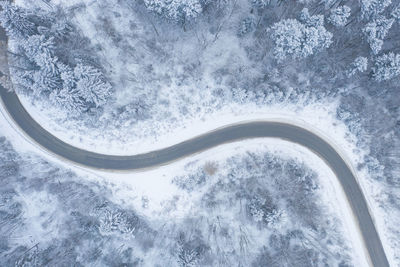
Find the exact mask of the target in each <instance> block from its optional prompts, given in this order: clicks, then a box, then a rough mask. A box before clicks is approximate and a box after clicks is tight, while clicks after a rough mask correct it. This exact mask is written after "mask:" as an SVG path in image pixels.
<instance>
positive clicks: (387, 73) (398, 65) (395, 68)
mask: <svg viewBox="0 0 400 267" xmlns="http://www.w3.org/2000/svg"><path fill="white" fill-rule="evenodd" d="M398 75H400V54H394V53H388V54H384V55H382V56H380V57H377V58H376V60H375V65H374V67H373V68H372V76H373V78H374V79H375V80H377V81H386V80H389V79H392V78H394V77H396V76H398Z"/></svg>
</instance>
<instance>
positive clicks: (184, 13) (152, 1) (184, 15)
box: [144, 0, 203, 23]
mask: <svg viewBox="0 0 400 267" xmlns="http://www.w3.org/2000/svg"><path fill="white" fill-rule="evenodd" d="M144 3H145V5H146V7H147V9H148V10H150V11H152V12H155V13H157V14H159V15H161V16H163V17H165V18H167V19H170V20H173V21H176V22H179V23H185V22H186V21H188V20H191V19H194V18H196V17H197V16H198V15H199V14H200V13H201V12H202V11H203V7H202V5H201V2H200V1H199V0H144Z"/></svg>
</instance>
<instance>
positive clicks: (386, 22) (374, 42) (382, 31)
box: [363, 17, 394, 55]
mask: <svg viewBox="0 0 400 267" xmlns="http://www.w3.org/2000/svg"><path fill="white" fill-rule="evenodd" d="M393 22H394V19H393V18H391V19H387V18H384V17H378V18H376V19H375V20H374V21H372V22H369V23H367V25H365V27H364V28H363V33H364V35H365V36H366V38H367V42H368V43H369V45H370V47H371V50H372V52H373V54H375V55H376V54H378V53H379V51H380V50H381V49H382V45H383V40H384V38H385V37H386V35H387V33H388V32H389V29H390V28H391V27H392V25H393Z"/></svg>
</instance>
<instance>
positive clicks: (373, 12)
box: [361, 0, 392, 20]
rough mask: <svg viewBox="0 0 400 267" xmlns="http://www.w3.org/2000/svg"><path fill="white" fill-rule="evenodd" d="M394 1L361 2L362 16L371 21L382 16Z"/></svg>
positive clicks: (374, 0) (362, 0) (372, 0)
mask: <svg viewBox="0 0 400 267" xmlns="http://www.w3.org/2000/svg"><path fill="white" fill-rule="evenodd" d="M391 3H392V0H361V16H362V17H363V18H364V19H367V20H370V19H374V18H375V17H377V16H378V15H379V14H381V13H382V12H383V11H384V10H385V8H386V7H388V6H389V5H390V4H391Z"/></svg>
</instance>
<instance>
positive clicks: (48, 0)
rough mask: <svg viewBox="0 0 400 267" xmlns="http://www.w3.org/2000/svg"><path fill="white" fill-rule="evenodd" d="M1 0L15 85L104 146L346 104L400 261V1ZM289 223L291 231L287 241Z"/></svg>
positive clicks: (61, 128)
mask: <svg viewBox="0 0 400 267" xmlns="http://www.w3.org/2000/svg"><path fill="white" fill-rule="evenodd" d="M0 6H1V8H0V9H1V11H0V24H1V25H2V26H3V27H4V28H5V30H6V31H7V34H8V37H9V42H8V60H9V68H10V77H8V79H9V80H10V81H11V83H12V85H13V89H14V90H15V91H16V92H17V93H18V94H19V96H20V97H21V99H25V102H24V104H25V105H26V107H27V108H28V109H29V108H32V110H33V107H35V108H37V109H38V110H40V111H41V116H43V117H44V118H46V119H45V121H46V122H48V125H43V126H45V128H47V129H48V130H49V131H54V132H56V131H58V132H59V133H63V134H65V133H69V134H70V135H73V136H77V138H76V139H78V140H81V141H80V142H81V143H80V144H79V145H82V146H83V147H84V148H87V149H91V150H96V147H95V146H91V144H92V143H94V141H93V140H95V141H97V142H98V143H100V142H103V143H102V144H106V143H108V144H109V143H112V144H113V145H114V146H116V147H121V150H122V149H123V148H125V149H126V148H127V147H130V148H133V149H131V150H130V151H132V150H135V148H136V146H135V145H132V146H129V145H126V144H136V145H137V144H140V143H142V142H143V140H150V139H151V140H153V139H154V140H160V139H161V140H162V137H163V136H164V135H166V134H171V133H172V134H174V130H175V129H180V127H183V128H184V127H190V126H191V125H192V124H193V121H195V120H206V119H207V116H208V115H210V114H216V116H219V114H224V112H227V111H228V112H230V113H234V112H235V111H237V110H239V112H241V110H247V111H248V112H249V114H250V113H252V112H253V111H262V110H264V109H266V108H269V107H272V106H277V107H278V108H279V109H281V110H283V111H284V110H286V109H289V107H295V108H294V110H295V111H298V110H302V109H303V108H305V107H309V106H313V105H324V106H325V105H327V103H329V104H331V103H337V105H336V106H335V107H334V108H333V109H332V110H330V111H329V112H330V113H332V114H333V116H334V119H335V121H333V122H332V124H341V123H342V124H344V125H345V127H346V129H347V137H348V139H349V140H353V139H352V138H351V137H355V141H349V142H354V145H355V146H356V147H357V150H354V154H357V155H360V157H361V159H359V160H355V162H356V163H357V166H356V167H357V170H358V171H360V172H361V171H365V172H366V173H367V174H368V175H367V176H366V177H363V178H362V179H363V180H361V181H360V183H361V184H363V185H364V186H365V187H366V188H369V189H368V190H366V194H367V198H368V199H369V200H370V202H371V203H373V205H374V206H375V207H377V209H378V210H379V211H380V212H381V214H383V216H382V217H384V219H382V223H381V224H380V227H382V229H381V232H382V233H383V235H384V236H386V239H387V240H388V247H390V248H391V250H392V258H393V259H394V260H396V261H397V262H399V261H400V254H399V252H398V250H397V249H396V248H397V247H398V246H399V245H400V233H399V230H398V229H397V228H396V227H394V225H397V222H398V220H399V218H400V195H399V190H400V175H399V174H400V106H399V99H400V90H399V81H400V46H399V44H400V3H399V1H397V0H360V1H350V0H298V1H294V0H215V1H211V0H138V1H134V0H104V1H90V0H73V1H62V0H43V1H34V0H18V1H16V3H11V2H9V1H4V0H2V1H0ZM8 88H9V87H8ZM32 114H33V115H34V113H32ZM54 125H56V126H57V127H58V128H57V129H55V128H56V127H55V126H54ZM53 128H54V129H53ZM333 134H334V133H333ZM64 137H65V138H64ZM60 138H64V139H66V140H68V139H70V138H69V136H63V137H60ZM102 140H103V141H102ZM135 142H136V143H135ZM99 146H100V147H101V146H102V145H99ZM116 150H118V149H116ZM193 179H194V178H193ZM196 179H197V178H196ZM181 186H182V188H186V189H189V188H192V187H193V185H184V184H181ZM260 201H261V202H260ZM263 201H264V200H253V202H254V204H255V205H256V204H257V203H258V204H260V203H264V202H263ZM260 214H261V215H260ZM275 215H276V216H278V215H279V212H277V213H276V214H275ZM264 217H265V216H264V215H263V213H262V212H260V213H259V215H258V217H257V218H258V220H260V221H264V220H269V219H266V218H264ZM379 217H381V216H379ZM123 220H125V219H123ZM128 228H129V227H128ZM288 235H289V233H283V234H282V236H280V237H279V238H278V239H279V240H282V241H281V243H282V244H283V243H285V242H286V241H285V242H283V240H287V238H289V237H288ZM285 238H286V239H285ZM274 240H275V239H274ZM275 241H276V240H275ZM182 242H183V241H182ZM285 244H288V242H286V243H285ZM265 255H270V256H271V255H274V252H273V251H265ZM185 257H186V256H185ZM188 257H189V256H188ZM265 257H267V256H265ZM271 257H272V256H271ZM321 257H323V256H320V258H319V259H322V258H321Z"/></svg>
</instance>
